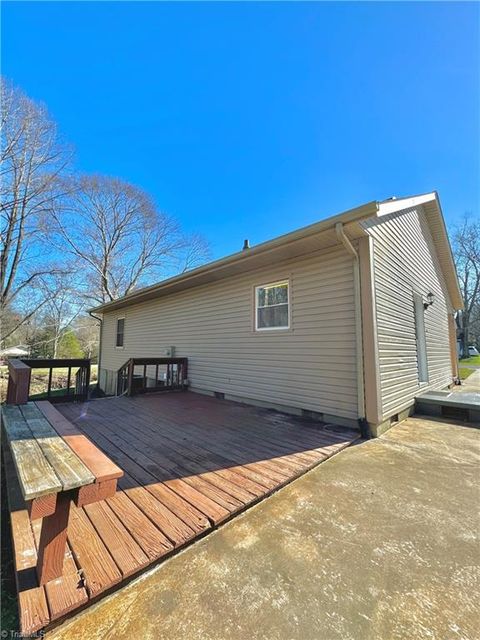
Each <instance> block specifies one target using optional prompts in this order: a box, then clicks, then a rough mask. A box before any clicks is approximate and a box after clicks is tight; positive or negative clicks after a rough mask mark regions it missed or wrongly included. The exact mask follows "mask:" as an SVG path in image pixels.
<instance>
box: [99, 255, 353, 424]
mask: <svg viewBox="0 0 480 640" xmlns="http://www.w3.org/2000/svg"><path fill="white" fill-rule="evenodd" d="M284 278H289V279H290V287H291V290H290V295H291V298H290V300H291V305H292V308H291V321H292V326H291V330H288V331H266V332H259V333H256V332H254V331H253V316H254V308H253V305H254V296H253V290H254V286H255V285H259V284H265V283H268V282H275V281H278V280H281V279H284ZM121 316H125V347H124V348H123V349H116V348H115V347H114V344H115V326H116V318H117V317H121ZM170 345H172V346H174V347H175V355H177V356H186V357H188V359H189V380H190V385H191V386H192V387H193V388H196V389H201V390H205V391H209V392H212V391H219V392H223V393H225V394H228V395H235V396H238V397H243V398H249V399H252V400H257V401H261V402H265V403H272V404H276V405H283V406H286V407H294V408H299V409H307V410H310V411H318V412H323V413H329V414H333V415H336V416H339V417H344V418H348V419H352V418H353V419H356V418H357V394H356V370H355V321H354V297H353V274H352V261H351V258H350V257H349V256H348V255H347V254H346V252H345V250H344V249H343V248H340V247H333V248H331V249H326V250H323V251H321V252H316V253H314V254H310V255H309V256H308V257H305V258H303V259H301V260H299V259H295V260H290V261H287V262H284V263H280V264H277V265H275V266H272V267H270V268H262V269H261V270H258V271H252V272H248V273H246V274H244V275H239V276H235V277H231V278H228V279H226V280H222V281H220V282H216V283H213V284H209V285H205V286H202V287H197V288H192V289H189V290H186V291H182V292H179V293H176V294H172V295H170V296H164V297H162V298H158V299H157V300H150V301H148V302H144V303H142V304H139V305H135V306H130V307H125V308H124V309H121V310H119V311H118V312H117V311H114V312H111V313H108V314H105V317H104V327H103V345H102V363H101V364H102V369H105V370H108V371H109V372H110V373H109V374H108V380H109V383H108V386H107V391H110V392H111V391H113V389H112V384H114V382H113V381H114V379H115V378H114V374H112V373H111V372H115V371H117V370H118V368H119V367H120V366H121V365H123V363H124V362H126V361H127V360H128V359H129V358H131V357H154V356H157V355H162V348H164V347H166V346H170ZM105 378H107V374H105Z"/></svg>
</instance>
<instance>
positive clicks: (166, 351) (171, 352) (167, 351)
mask: <svg viewBox="0 0 480 640" xmlns="http://www.w3.org/2000/svg"><path fill="white" fill-rule="evenodd" d="M159 355H161V356H164V357H165V358H173V357H174V356H175V347H163V348H162V349H160V354H159Z"/></svg>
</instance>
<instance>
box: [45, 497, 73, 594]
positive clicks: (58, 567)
mask: <svg viewBox="0 0 480 640" xmlns="http://www.w3.org/2000/svg"><path fill="white" fill-rule="evenodd" d="M71 499H72V496H71V495H70V492H69V491H64V492H62V493H59V494H58V495H57V507H56V509H55V513H53V514H52V515H51V516H47V517H46V518H43V522H42V531H41V533H40V543H39V545H38V562H37V577H38V582H39V584H40V585H44V584H46V583H47V582H50V581H51V580H55V579H56V578H60V577H61V575H62V573H63V560H64V558H65V549H66V545H67V526H68V516H69V513H70V502H71Z"/></svg>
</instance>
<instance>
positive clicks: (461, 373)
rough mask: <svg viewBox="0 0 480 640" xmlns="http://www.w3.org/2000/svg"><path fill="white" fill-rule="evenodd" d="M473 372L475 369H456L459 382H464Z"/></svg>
mask: <svg viewBox="0 0 480 640" xmlns="http://www.w3.org/2000/svg"><path fill="white" fill-rule="evenodd" d="M474 372H475V369H467V367H458V375H459V377H460V380H466V379H467V378H468V376H469V375H471V374H472V373H474Z"/></svg>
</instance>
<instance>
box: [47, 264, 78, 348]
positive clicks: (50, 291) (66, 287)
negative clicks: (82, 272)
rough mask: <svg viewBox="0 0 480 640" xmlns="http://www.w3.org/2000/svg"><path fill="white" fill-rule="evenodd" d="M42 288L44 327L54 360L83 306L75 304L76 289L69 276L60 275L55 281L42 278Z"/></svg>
mask: <svg viewBox="0 0 480 640" xmlns="http://www.w3.org/2000/svg"><path fill="white" fill-rule="evenodd" d="M41 286H42V287H43V289H44V291H45V294H44V298H45V300H46V303H45V306H44V307H43V309H42V320H43V322H42V327H43V328H44V329H47V335H48V342H49V343H51V352H52V358H57V356H58V347H59V345H60V342H61V340H62V338H63V336H64V335H65V334H66V333H67V332H68V331H71V330H72V325H73V323H74V322H75V320H76V319H77V318H78V316H79V315H80V313H81V311H82V308H83V306H82V305H78V304H75V302H74V300H75V289H74V287H73V285H72V282H71V279H70V277H68V276H65V275H63V274H60V275H57V276H56V277H55V278H54V279H53V280H47V279H45V278H42V282H41Z"/></svg>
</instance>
